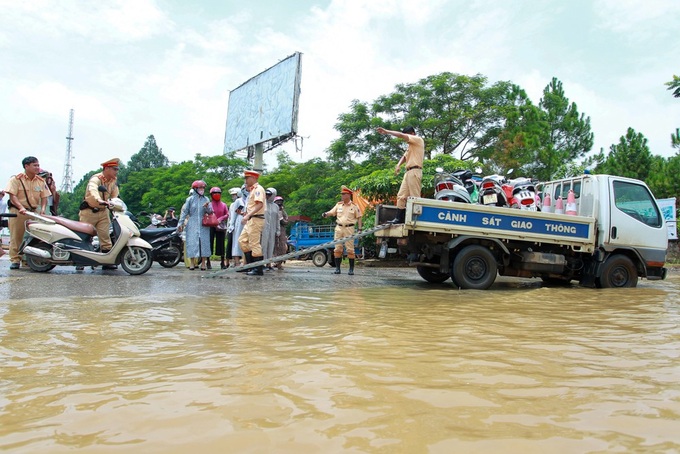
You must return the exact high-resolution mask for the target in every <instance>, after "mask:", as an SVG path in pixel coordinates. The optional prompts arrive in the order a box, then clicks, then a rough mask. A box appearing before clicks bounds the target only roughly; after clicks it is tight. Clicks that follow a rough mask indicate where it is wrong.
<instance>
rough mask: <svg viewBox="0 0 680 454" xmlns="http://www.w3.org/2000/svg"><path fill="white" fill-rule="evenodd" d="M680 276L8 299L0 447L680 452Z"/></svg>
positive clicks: (2, 341) (0, 307)
mask: <svg viewBox="0 0 680 454" xmlns="http://www.w3.org/2000/svg"><path fill="white" fill-rule="evenodd" d="M679 294H680V281H679V280H677V278H676V279H670V280H668V281H665V282H662V283H649V282H645V283H644V284H643V285H641V287H639V288H636V289H630V290H625V291H617V290H612V291H609V290H590V289H581V288H570V289H550V288H521V287H519V288H512V289H500V290H492V291H485V292H474V291H456V290H451V289H448V288H443V287H437V288H434V287H432V288H418V289H409V288H399V289H393V288H373V289H351V288H348V289H347V290H345V291H344V292H337V293H321V292H307V293H303V292H297V293H286V294H278V295H264V296H263V295H262V294H260V295H258V296H257V297H252V296H251V297H248V296H247V295H237V296H236V297H226V296H225V297H214V298H213V299H206V298H201V299H196V298H192V297H188V296H187V297H182V296H177V295H165V296H160V297H159V296H155V297H154V298H149V299H148V300H139V298H135V299H124V298H123V299H121V298H119V299H112V298H107V299H103V300H89V299H88V300H85V299H82V300H78V299H74V300H71V301H68V302H64V301H53V300H25V301H11V302H5V303H2V304H0V361H1V363H0V364H1V365H2V366H1V367H2V369H1V370H2V374H1V375H0V449H13V450H15V451H16V452H66V451H69V452H72V450H73V449H74V448H82V449H83V450H84V451H86V452H104V451H106V452H108V451H111V450H116V448H118V449H126V450H129V449H135V450H136V451H137V452H140V451H143V452H187V451H188V450H190V449H191V450H193V451H195V452H199V451H201V452H291V453H292V452H294V453H300V452H378V453H379V452H386V453H387V452H390V453H391V452H409V453H417V452H435V453H450V452H453V451H454V450H455V451H457V452H500V451H502V452H522V453H526V452H537V453H538V452H541V453H543V452H567V453H569V452H574V453H582V452H614V451H616V452H631V451H636V452H640V451H651V452H674V451H678V450H680V442H678V440H679V438H678V422H677V421H678V420H679V419H680V415H679V413H680V385H679V384H678V377H679V376H680V361H679V359H678V355H679V352H680V315H679V312H680V311H679V307H678V301H679V300H680V298H678V297H679Z"/></svg>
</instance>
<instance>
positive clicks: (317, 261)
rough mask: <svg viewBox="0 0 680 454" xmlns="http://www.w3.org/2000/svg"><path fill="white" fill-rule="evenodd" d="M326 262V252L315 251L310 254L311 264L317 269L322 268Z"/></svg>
mask: <svg viewBox="0 0 680 454" xmlns="http://www.w3.org/2000/svg"><path fill="white" fill-rule="evenodd" d="M327 261H328V257H327V256H326V251H316V252H315V253H314V254H312V263H314V265H316V266H318V267H322V266H324V265H325V264H326V262H327Z"/></svg>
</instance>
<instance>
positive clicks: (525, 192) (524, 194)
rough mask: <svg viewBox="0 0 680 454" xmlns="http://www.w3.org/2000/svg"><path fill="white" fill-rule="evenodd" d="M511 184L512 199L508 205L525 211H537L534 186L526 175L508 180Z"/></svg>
mask: <svg viewBox="0 0 680 454" xmlns="http://www.w3.org/2000/svg"><path fill="white" fill-rule="evenodd" d="M510 184H511V186H512V201H511V203H510V206H511V207H512V208H517V209H520V210H525V211H539V210H538V206H537V205H536V186H535V185H534V182H533V181H532V180H531V179H530V178H527V177H521V178H515V179H514V180H511V181H510Z"/></svg>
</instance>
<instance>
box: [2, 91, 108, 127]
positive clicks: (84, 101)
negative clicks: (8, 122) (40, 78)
mask: <svg viewBox="0 0 680 454" xmlns="http://www.w3.org/2000/svg"><path fill="white" fill-rule="evenodd" d="M14 96H15V97H16V99H17V102H18V103H19V104H21V105H23V106H24V107H27V108H30V109H31V110H32V111H34V112H40V113H43V114H46V115H48V116H54V117H58V118H63V117H64V112H65V111H66V112H68V109H65V106H71V107H72V108H74V109H78V112H79V113H80V114H81V115H82V116H83V117H85V118H88V120H89V121H91V122H93V123H99V124H102V125H105V126H108V127H116V126H118V122H117V121H116V116H115V114H114V113H113V112H112V111H111V110H110V109H109V108H108V107H106V106H105V105H104V104H103V103H102V101H101V100H100V99H99V98H97V97H95V96H91V95H88V94H85V93H82V92H74V91H72V90H71V89H69V88H68V87H66V86H64V85H62V84H59V83H56V82H44V83H40V84H38V85H27V84H21V85H18V86H16V87H15V89H14Z"/></svg>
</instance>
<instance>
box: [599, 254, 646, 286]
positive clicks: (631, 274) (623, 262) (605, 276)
mask: <svg viewBox="0 0 680 454" xmlns="http://www.w3.org/2000/svg"><path fill="white" fill-rule="evenodd" d="M637 281H638V273H637V269H636V268H635V264H634V263H633V261H632V260H631V259H630V258H628V257H626V256H625V255H623V254H615V255H612V256H611V257H609V258H608V259H607V261H606V262H604V266H603V267H602V274H600V277H598V278H597V286H598V287H600V288H623V287H635V286H637Z"/></svg>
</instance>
